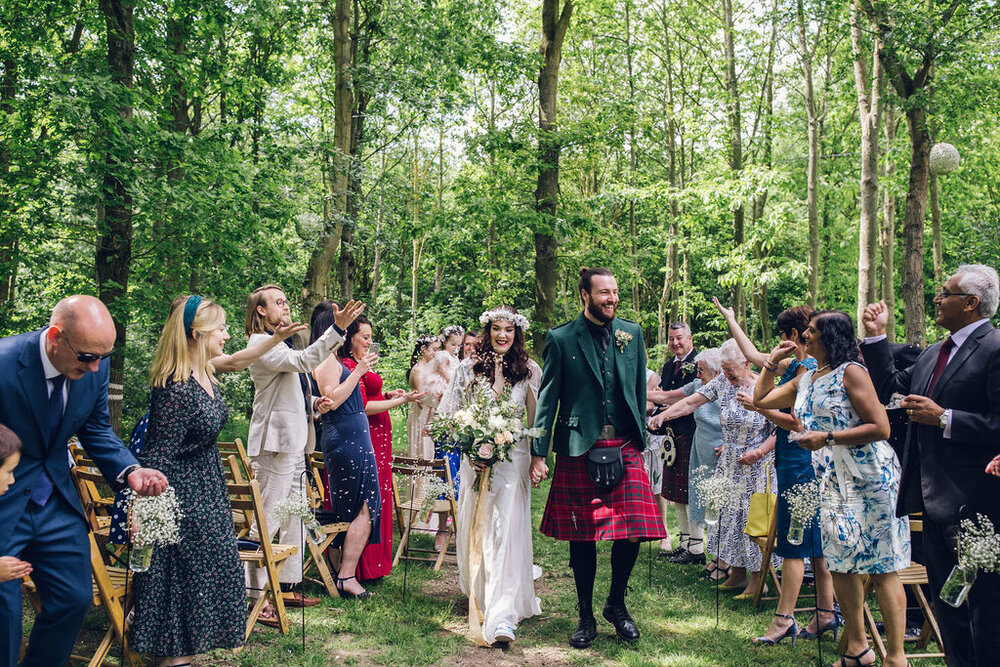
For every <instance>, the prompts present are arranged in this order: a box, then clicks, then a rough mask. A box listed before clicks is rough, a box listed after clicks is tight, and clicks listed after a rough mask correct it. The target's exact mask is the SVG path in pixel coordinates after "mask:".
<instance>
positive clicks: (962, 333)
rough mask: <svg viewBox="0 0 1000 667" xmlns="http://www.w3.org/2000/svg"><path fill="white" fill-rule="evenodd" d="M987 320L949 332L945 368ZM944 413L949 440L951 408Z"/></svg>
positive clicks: (875, 338) (868, 340)
mask: <svg viewBox="0 0 1000 667" xmlns="http://www.w3.org/2000/svg"><path fill="white" fill-rule="evenodd" d="M989 321H990V320H989V318H988V317H984V318H982V319H979V320H976V321H975V322H973V323H972V324H967V325H965V326H964V327H962V328H961V329H959V330H958V331H956V332H954V333H953V334H951V342H952V343H954V344H955V345H954V346H953V347H952V348H951V352H950V353H949V354H948V361H947V362H945V365H944V366H945V368H947V367H948V364H950V363H951V360H952V359H954V358H955V354H956V353H957V352H958V348H960V347H962V345H963V344H964V343H965V341H967V340H969V336H971V335H972V332H973V331H975V330H976V329H978V328H979V327H981V326H982V325H983V322H989ZM885 338H886V335H885V334H882V335H881V336H871V337H870V338H865V345H870V344H871V343H877V342H879V341H880V340H884V339H885ZM911 389H912V387H911ZM945 414H946V418H947V420H948V425H947V426H946V427H945V429H944V437H946V438H948V439H949V440H950V439H951V410H947V409H946V410H945Z"/></svg>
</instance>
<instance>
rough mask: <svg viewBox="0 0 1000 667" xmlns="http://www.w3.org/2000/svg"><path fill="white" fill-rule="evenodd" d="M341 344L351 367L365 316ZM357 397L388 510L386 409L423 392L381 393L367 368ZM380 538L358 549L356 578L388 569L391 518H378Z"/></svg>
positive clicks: (365, 328)
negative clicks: (362, 403)
mask: <svg viewBox="0 0 1000 667" xmlns="http://www.w3.org/2000/svg"><path fill="white" fill-rule="evenodd" d="M345 338H346V340H345V341H344V344H343V345H342V346H341V347H340V348H339V349H338V350H337V356H339V357H340V358H341V363H343V364H344V366H346V367H347V369H348V370H351V371H353V370H354V368H355V367H356V366H357V365H358V362H357V360H358V359H361V358H362V357H364V356H365V354H366V353H367V352H368V348H369V347H370V346H371V344H372V325H371V322H369V320H368V318H366V317H364V316H359V317H358V318H357V319H356V320H354V322H352V323H351V326H349V327H348V328H347V335H346V336H345ZM360 387H361V398H362V400H363V401H364V404H365V414H366V415H368V430H369V431H370V433H371V439H372V448H373V449H374V450H375V463H376V466H377V470H378V482H379V490H380V491H381V496H382V507H384V508H386V509H385V510H384V511H385V512H391V511H392V510H391V508H392V506H393V504H392V422H391V420H390V419H389V410H391V409H392V408H395V407H397V406H400V405H403V404H404V403H409V402H412V401H416V400H419V399H420V398H422V397H423V396H424V394H423V393H418V392H415V391H404V390H402V389H396V390H395V391H390V392H389V393H387V394H383V393H382V378H381V376H379V374H378V373H376V372H375V371H368V372H367V373H365V374H364V375H363V376H362V377H361V382H360ZM380 526H381V531H382V539H381V541H380V542H379V543H378V544H369V545H368V546H366V547H365V549H364V551H362V552H361V559H360V560H359V561H358V579H359V580H361V581H371V580H372V579H379V578H381V577H384V576H386V575H387V574H389V571H390V570H391V569H392V521H391V520H389V521H382V522H381V524H380Z"/></svg>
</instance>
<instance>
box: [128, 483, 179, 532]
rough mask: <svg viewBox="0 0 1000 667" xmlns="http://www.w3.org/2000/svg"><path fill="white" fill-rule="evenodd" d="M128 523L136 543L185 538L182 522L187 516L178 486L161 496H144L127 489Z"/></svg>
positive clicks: (169, 487) (167, 490)
mask: <svg viewBox="0 0 1000 667" xmlns="http://www.w3.org/2000/svg"><path fill="white" fill-rule="evenodd" d="M125 507H126V508H127V515H128V525H129V526H130V529H131V530H130V532H131V536H132V543H133V544H134V545H135V546H150V545H164V544H177V543H178V542H180V541H181V533H180V528H179V526H178V522H179V521H180V519H181V518H183V517H184V513H183V512H181V509H180V506H179V505H178V503H177V495H176V493H175V492H174V487H172V486H168V487H167V489H166V490H165V491H164V492H163V493H161V494H160V495H158V496H140V495H139V494H137V493H136V492H135V491H133V490H132V489H126V490H125Z"/></svg>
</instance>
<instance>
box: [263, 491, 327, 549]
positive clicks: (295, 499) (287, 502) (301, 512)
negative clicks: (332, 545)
mask: <svg viewBox="0 0 1000 667" xmlns="http://www.w3.org/2000/svg"><path fill="white" fill-rule="evenodd" d="M274 515H275V516H276V517H278V518H279V519H287V518H289V517H294V518H296V519H300V520H301V521H302V525H303V526H304V527H305V529H306V535H308V536H309V541H310V542H312V543H313V544H315V545H316V546H320V545H321V544H323V540H325V539H326V533H325V532H324V531H323V526H322V525H320V523H319V521H317V520H316V516H315V515H314V514H313V510H312V507H310V506H309V501H308V500H307V499H306V497H305V496H303V495H302V494H295V493H292V494H291V495H290V496H288V497H287V498H282V499H281V500H279V501H278V502H276V503H275V504H274Z"/></svg>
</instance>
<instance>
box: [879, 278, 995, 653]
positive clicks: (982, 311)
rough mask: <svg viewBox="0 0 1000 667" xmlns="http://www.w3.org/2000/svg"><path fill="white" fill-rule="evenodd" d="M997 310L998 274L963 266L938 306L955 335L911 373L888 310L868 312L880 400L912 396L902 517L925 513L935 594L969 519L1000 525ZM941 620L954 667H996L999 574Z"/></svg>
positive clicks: (940, 607) (944, 608)
mask: <svg viewBox="0 0 1000 667" xmlns="http://www.w3.org/2000/svg"><path fill="white" fill-rule="evenodd" d="M998 301H1000V281H998V279H997V273H996V271H994V270H993V269H992V268H990V267H988V266H983V265H963V266H960V267H959V268H958V271H957V272H956V273H955V275H953V276H952V277H950V278H949V279H948V280H947V281H946V282H945V284H944V287H943V288H942V290H941V291H940V292H939V293H938V294H937V296H935V297H934V305H935V306H936V309H937V316H936V321H937V323H938V325H940V326H942V327H944V328H945V329H947V330H948V332H949V333H950V334H951V335H950V336H948V338H947V339H946V340H945V341H944V342H943V343H936V344H934V345H931V346H930V347H928V348H927V349H926V350H925V351H924V352H923V354H921V355H920V357H919V358H918V359H917V361H916V363H915V364H914V365H913V366H912V367H911V368H908V369H905V370H899V369H897V368H896V366H895V365H894V363H893V360H892V356H891V355H890V351H889V345H888V343H887V342H886V341H885V336H884V334H885V326H886V322H887V321H888V312H887V310H886V306H885V303H884V302H882V303H877V304H872V305H870V306H868V307H867V308H866V309H865V313H864V317H863V322H864V326H865V330H866V332H867V334H868V338H866V339H865V344H864V345H863V346H862V351H863V353H864V356H865V361H866V363H867V364H868V368H869V371H870V372H871V375H872V380H873V381H874V382H875V386H876V388H877V389H878V392H879V397H880V398H881V400H882V401H883V402H886V401H888V400H889V397H890V396H891V395H892V394H893V393H895V392H898V393H901V394H906V395H907V396H906V398H905V399H904V400H903V401H902V407H903V408H905V409H906V412H907V416H908V417H909V420H910V424H909V428H908V429H907V436H906V443H905V446H904V452H903V461H902V466H903V476H902V479H901V481H900V492H899V506H898V508H897V513H898V514H899V515H904V514H909V513H912V512H921V511H922V512H923V513H924V535H923V546H924V556H925V560H926V563H925V565H926V566H927V573H928V578H929V580H930V583H931V588H932V589H933V590H935V591H940V590H941V586H942V584H943V583H944V582H945V580H946V579H947V577H948V574H949V573H950V572H951V569H952V567H954V566H955V565H956V563H957V555H956V544H957V542H956V539H957V536H958V530H959V523H960V521H961V519H962V518H966V517H974V516H975V515H976V514H977V513H980V514H984V515H986V516H987V517H989V518H990V520H991V521H993V523H994V525H1000V479H997V478H996V477H993V476H991V475H987V474H986V473H985V468H986V465H987V464H988V463H989V461H990V460H991V459H992V458H993V457H994V456H996V455H997V453H998V452H1000V331H997V330H996V329H994V328H993V326H992V325H991V324H990V321H989V318H990V317H992V316H993V315H994V314H995V313H996V311H997V303H998ZM935 612H936V614H937V617H938V621H939V623H940V625H941V632H942V635H943V639H944V649H945V653H946V656H947V657H946V659H947V662H948V664H949V665H963V666H964V665H989V664H995V663H994V662H993V661H994V660H996V656H997V655H1000V633H998V632H997V631H996V627H995V623H996V620H997V618H1000V575H997V574H987V573H980V575H979V578H978V579H977V581H976V584H975V586H973V587H972V591H971V593H970V594H969V598H968V604H967V605H963V606H961V607H959V608H958V609H955V608H953V607H950V606H948V605H946V604H936V605H935Z"/></svg>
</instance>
